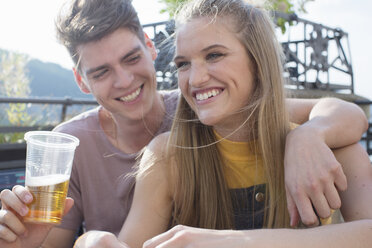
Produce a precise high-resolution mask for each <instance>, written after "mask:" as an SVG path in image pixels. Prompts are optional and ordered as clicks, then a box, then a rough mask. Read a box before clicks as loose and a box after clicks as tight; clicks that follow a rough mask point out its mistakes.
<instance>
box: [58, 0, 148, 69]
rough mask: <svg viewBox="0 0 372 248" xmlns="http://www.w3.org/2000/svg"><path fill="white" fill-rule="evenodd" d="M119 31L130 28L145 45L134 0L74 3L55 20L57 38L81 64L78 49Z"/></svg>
mask: <svg viewBox="0 0 372 248" xmlns="http://www.w3.org/2000/svg"><path fill="white" fill-rule="evenodd" d="M119 28H128V29H129V30H131V31H132V32H133V33H134V34H136V35H137V37H138V38H139V39H140V40H141V41H142V42H143V44H145V40H144V33H143V29H142V26H141V24H140V22H139V19H138V16H137V12H136V11H135V9H134V7H133V5H132V1H131V0H110V1H103V0H71V1H69V2H68V4H67V3H66V5H64V6H63V8H61V10H60V12H59V15H58V17H57V19H56V30H57V38H58V40H59V41H60V43H61V44H63V45H64V46H65V47H66V48H67V50H68V51H69V53H70V56H71V57H72V59H73V61H74V63H75V64H76V65H78V61H79V55H78V54H77V46H78V45H80V44H84V43H87V42H91V41H97V40H100V39H102V38H103V37H105V36H107V35H109V34H111V33H113V32H114V31H116V30H117V29H119Z"/></svg>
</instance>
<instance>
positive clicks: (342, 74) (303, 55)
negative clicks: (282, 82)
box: [143, 12, 354, 93]
mask: <svg viewBox="0 0 372 248" xmlns="http://www.w3.org/2000/svg"><path fill="white" fill-rule="evenodd" d="M273 14H274V20H276V21H277V20H278V19H279V18H282V19H285V20H287V21H288V22H287V23H292V24H293V25H288V24H287V26H286V29H287V31H286V36H287V38H285V37H284V35H281V34H280V32H279V29H278V36H282V37H281V38H280V40H281V44H282V47H283V52H284V55H285V65H284V68H285V71H286V73H285V76H286V77H287V79H288V80H287V82H288V85H287V87H289V88H295V89H319V90H329V91H336V92H342V93H354V79H353V69H352V63H351V55H350V48H349V41H348V34H347V33H346V32H344V31H343V30H341V29H339V28H331V27H327V26H325V25H322V24H319V23H314V22H311V21H308V20H305V19H302V18H299V17H298V16H297V15H295V14H285V13H281V12H274V13H273ZM143 27H144V30H145V31H146V32H147V33H148V34H149V35H150V37H152V39H153V41H154V43H155V46H156V47H157V48H158V52H159V54H158V58H157V60H156V61H155V68H156V71H157V79H158V82H159V84H158V88H159V89H168V88H173V87H176V86H177V79H176V74H175V68H174V65H173V63H172V58H173V55H174V46H173V42H174V39H173V33H174V21H169V22H158V23H152V24H146V25H144V26H143ZM294 33H295V34H296V35H294ZM291 36H295V38H292V37H291Z"/></svg>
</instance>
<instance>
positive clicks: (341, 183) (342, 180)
mask: <svg viewBox="0 0 372 248" xmlns="http://www.w3.org/2000/svg"><path fill="white" fill-rule="evenodd" d="M334 183H335V185H336V187H337V189H338V190H341V191H345V190H346V189H347V179H346V176H345V173H344V171H343V170H342V167H340V169H339V170H337V172H336V175H335V182H334Z"/></svg>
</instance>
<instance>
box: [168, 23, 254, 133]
mask: <svg viewBox="0 0 372 248" xmlns="http://www.w3.org/2000/svg"><path fill="white" fill-rule="evenodd" d="M224 20H225V19H221V20H217V21H215V22H210V19H208V18H199V19H195V20H193V21H191V22H189V23H187V24H184V25H183V26H181V27H180V28H179V29H178V33H177V37H176V57H175V60H174V61H175V63H176V65H177V67H178V83H179V87H180V89H181V92H182V94H183V96H184V97H185V99H186V101H187V102H188V104H189V105H190V107H191V108H192V109H193V110H194V111H195V113H196V114H197V115H198V117H199V119H200V121H201V122H202V123H203V124H205V125H210V126H215V127H218V126H220V127H223V128H226V127H230V126H231V125H232V126H231V127H234V126H238V125H240V124H241V123H242V121H244V120H245V118H247V113H246V111H245V112H242V111H241V110H242V108H243V107H245V106H247V105H248V102H249V98H250V96H251V93H252V90H253V88H254V85H253V84H254V83H253V81H254V80H253V78H254V77H253V74H252V73H253V69H252V63H251V61H250V59H249V57H248V55H247V52H246V50H245V48H244V46H243V45H242V44H241V42H240V41H239V40H238V39H237V37H236V35H235V34H234V33H233V32H232V28H230V26H228V25H231V24H228V23H226V22H223V21H224Z"/></svg>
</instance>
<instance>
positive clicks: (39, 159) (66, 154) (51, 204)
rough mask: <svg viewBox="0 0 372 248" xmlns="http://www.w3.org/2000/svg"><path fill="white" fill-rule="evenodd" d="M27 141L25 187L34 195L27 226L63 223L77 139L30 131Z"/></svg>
mask: <svg viewBox="0 0 372 248" xmlns="http://www.w3.org/2000/svg"><path fill="white" fill-rule="evenodd" d="M24 139H25V140H26V141H27V155H26V180H25V186H26V188H27V189H28V190H29V191H30V192H31V194H32V195H33V201H32V202H31V203H30V204H29V205H28V208H29V209H30V211H29V212H28V214H27V215H26V216H25V217H24V221H26V222H36V223H55V224H58V223H60V222H61V220H62V215H63V210H64V207H65V199H66V196H67V190H68V183H69V180H70V174H71V168H72V161H73V159H74V153H75V148H76V147H77V146H78V145H79V139H78V138H76V137H74V136H72V135H68V134H64V133H58V132H53V131H31V132H27V133H26V134H25V136H24Z"/></svg>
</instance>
